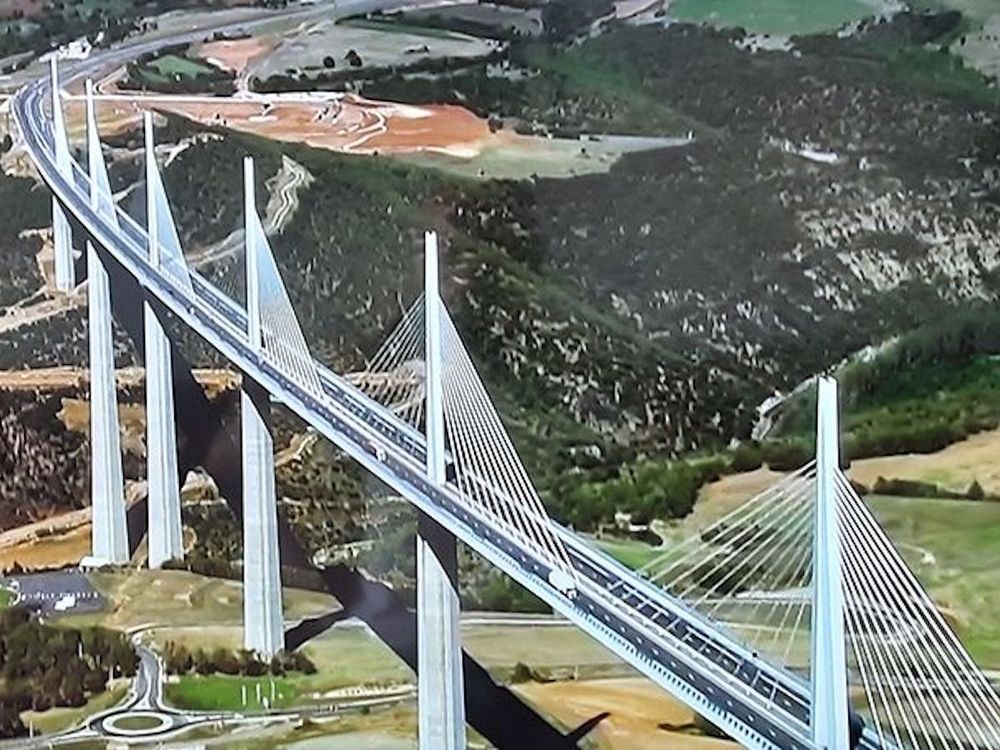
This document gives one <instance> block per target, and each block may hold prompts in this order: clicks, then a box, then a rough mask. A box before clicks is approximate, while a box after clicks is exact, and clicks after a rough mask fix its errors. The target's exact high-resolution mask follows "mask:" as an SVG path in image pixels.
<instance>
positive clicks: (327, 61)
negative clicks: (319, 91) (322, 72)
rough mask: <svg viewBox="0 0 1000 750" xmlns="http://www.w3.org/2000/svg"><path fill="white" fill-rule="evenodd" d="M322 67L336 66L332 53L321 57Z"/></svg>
mask: <svg viewBox="0 0 1000 750" xmlns="http://www.w3.org/2000/svg"><path fill="white" fill-rule="evenodd" d="M323 67H324V68H336V67H337V61H336V60H334V59H333V56H332V55H327V56H326V57H324V58H323Z"/></svg>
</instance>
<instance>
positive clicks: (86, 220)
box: [11, 2, 879, 750]
mask: <svg viewBox="0 0 1000 750" xmlns="http://www.w3.org/2000/svg"><path fill="white" fill-rule="evenodd" d="M385 4H391V3H381V4H380V3H374V2H365V3H350V4H349V3H341V4H340V9H341V10H344V9H346V8H348V7H349V8H351V9H357V8H359V7H366V8H367V7H372V6H377V5H385ZM296 12H297V13H302V14H307V13H315V12H317V11H316V9H315V8H313V9H310V10H308V11H296ZM327 12H329V11H328V9H327ZM269 20H271V19H268V21H269ZM262 22H267V21H261V20H258V21H255V22H254V23H262ZM247 25H248V24H245V23H244V24H238V25H237V26H238V27H246V26H247ZM205 32H206V30H205V29H201V30H199V31H197V32H193V33H192V34H191V36H192V37H195V36H202V35H204V33H205ZM174 41H177V39H176V38H174V39H169V40H165V39H159V40H156V41H155V42H146V43H145V44H137V45H135V46H132V47H128V48H126V49H119V50H114V51H112V52H109V53H107V55H99V56H98V58H97V59H95V60H89V61H86V62H84V63H81V64H78V65H76V66H74V67H73V68H67V70H66V72H68V73H70V76H72V77H78V76H80V75H84V74H86V73H87V72H89V71H92V70H94V69H96V68H97V67H98V66H105V65H109V64H116V63H120V62H123V61H125V60H126V59H129V58H131V57H133V56H135V55H138V54H142V52H143V51H147V50H149V49H155V48H156V47H157V46H160V45H163V44H168V43H172V42H174ZM50 98H51V97H50V93H49V88H48V82H47V81H46V80H42V81H38V82H35V83H32V84H30V85H29V86H27V87H25V88H24V89H22V90H21V91H20V92H18V94H17V95H16V97H15V99H14V100H13V101H12V103H11V104H12V111H13V114H14V117H15V119H16V121H17V123H18V126H19V128H20V131H21V135H22V137H23V139H24V144H25V147H26V148H27V150H28V152H29V154H30V155H31V157H32V159H33V161H34V162H35V164H36V166H37V167H38V169H39V172H40V173H41V175H42V177H43V179H44V180H45V182H46V183H47V184H48V185H49V187H50V188H51V189H52V190H53V192H54V193H55V194H56V195H57V196H58V197H59V199H60V201H61V202H62V203H63V204H64V206H65V207H66V209H67V211H69V212H70V213H71V214H72V215H73V216H74V217H76V219H78V220H79V221H80V223H81V224H82V225H83V227H84V228H85V229H86V230H87V231H88V232H89V233H90V234H91V236H92V237H93V238H94V240H95V244H98V245H99V246H100V247H102V248H104V249H105V250H106V251H107V252H108V253H109V255H110V256H111V257H113V258H114V259H115V260H116V261H117V262H118V263H120V264H121V265H122V266H123V267H124V268H125V269H126V270H127V271H128V272H129V273H130V274H131V275H132V276H134V277H135V278H136V279H137V280H138V282H139V283H140V284H141V285H142V286H143V287H145V288H146V289H148V290H149V291H150V292H151V293H152V294H154V295H155V296H156V297H157V298H158V299H159V300H160V301H161V302H162V303H163V304H164V305H165V306H166V307H167V308H168V309H169V310H171V311H172V312H173V313H174V314H175V315H176V316H177V317H178V318H180V319H181V320H183V321H184V322H185V323H186V324H187V325H189V326H190V327H191V328H193V329H194V330H195V331H196V332H198V333H199V334H200V335H201V336H202V337H203V338H205V339H206V341H208V342H209V343H210V344H211V345H213V346H214V347H215V348H217V349H218V350H219V351H220V352H221V353H222V354H223V355H224V356H226V357H227V358H228V359H229V360H230V361H231V362H232V363H233V364H234V366H236V367H239V368H240V369H241V370H242V371H243V372H245V373H247V374H248V375H250V376H251V377H252V378H253V379H255V380H256V381H257V382H258V383H260V384H261V385H262V386H263V387H264V388H266V389H267V390H268V391H269V392H270V393H271V394H272V396H273V397H274V398H275V399H276V400H277V401H279V402H282V403H284V404H285V405H286V406H287V407H288V408H289V409H291V410H292V411H293V412H295V413H296V414H298V415H299V416H300V417H301V418H302V419H304V420H305V421H306V422H307V423H309V424H310V425H311V426H312V427H313V428H314V429H315V430H316V431H317V432H319V433H320V434H322V435H324V436H325V437H326V438H328V439H329V440H331V441H332V442H334V443H335V444H336V445H338V446H339V447H340V448H341V449H342V450H343V451H345V452H346V453H347V454H348V455H350V456H352V457H353V458H354V459H355V460H357V461H358V462H359V463H360V464H361V465H362V466H364V467H365V468H366V469H368V470H369V471H370V472H372V474H374V475H375V476H377V477H378V478H379V479H381V480H382V481H384V482H385V483H386V484H387V485H389V486H390V487H392V488H393V489H394V490H395V491H397V492H398V493H399V494H400V495H402V496H403V497H405V498H407V499H408V500H409V501H410V502H412V503H413V504H414V505H416V506H417V507H418V508H419V509H420V510H421V511H423V512H425V513H427V514H428V515H429V516H430V517H432V518H433V519H435V520H436V521H437V522H438V523H440V524H441V525H442V526H444V527H445V528H447V529H448V530H449V531H451V532H452V533H453V534H455V535H456V536H457V537H458V538H459V539H461V540H462V541H463V542H465V543H466V544H468V545H469V546H470V547H472V548H473V549H475V550H476V551H477V552H478V553H480V554H481V555H483V556H484V557H485V558H487V559H488V560H490V561H491V562H492V563H493V564H494V565H496V566H497V567H498V568H500V569H501V570H503V571H504V572H506V573H507V574H508V575H510V576H512V577H513V578H514V579H515V580H517V581H518V582H519V583H521V584H522V585H524V586H526V587H527V588H528V589H529V590H531V591H532V592H534V593H535V594H536V595H538V596H539V597H541V598H542V599H543V600H544V601H546V602H547V603H548V604H550V605H551V606H552V607H553V608H554V609H555V610H556V611H557V612H559V613H561V614H562V615H563V616H565V617H566V618H567V619H569V620H570V621H572V622H573V623H575V624H576V625H577V626H579V627H581V628H582V629H583V630H585V631H586V632H588V633H589V634H590V635H592V636H593V637H595V638H596V639H597V640H598V641H599V642H600V643H602V644H603V645H604V646H606V647H607V648H609V649H610V650H611V651H613V652H615V653H616V654H618V655H619V656H620V657H621V658H622V659H624V660H625V661H626V662H628V663H630V664H632V665H633V666H634V667H635V668H636V669H638V670H639V671H641V672H642V673H644V674H645V675H647V676H648V677H650V678H651V679H652V680H654V681H655V682H656V683H657V684H659V685H660V686H662V687H663V688H665V689H666V690H668V691H669V692H670V693H672V694H673V695H674V696H675V697H677V698H678V699H680V700H681V701H683V702H684V703H686V704H687V705H689V706H690V707H691V708H692V709H693V710H695V711H697V712H698V713H700V714H702V715H704V716H706V717H707V718H709V719H710V720H711V721H712V722H713V723H715V724H717V725H718V726H719V727H720V728H722V729H724V730H725V731H727V732H728V733H729V734H731V735H732V736H733V737H734V739H737V740H738V741H740V742H742V743H743V744H744V745H746V746H749V747H753V748H762V749H764V748H785V749H787V750H813V748H812V744H811V733H810V730H809V705H808V701H809V699H808V694H809V691H808V686H807V685H806V684H805V683H804V682H803V681H802V680H801V678H799V677H798V676H796V675H794V674H792V673H790V672H788V671H785V670H783V669H781V668H778V667H775V666H772V665H768V664H766V663H764V662H763V661H762V660H761V659H760V658H758V657H757V655H756V654H753V653H751V652H749V651H748V650H747V649H746V648H745V647H743V646H741V645H740V644H739V643H738V642H737V641H736V640H735V639H734V638H732V637H731V636H730V635H729V634H728V633H727V632H726V631H725V629H724V627H723V626H721V625H720V624H718V623H714V622H710V621H708V620H707V619H705V618H703V617H702V616H700V615H699V614H697V613H696V612H694V611H692V610H690V609H689V608H687V607H686V606H685V605H684V604H683V603H682V602H679V601H675V600H673V599H672V598H671V597H669V596H668V595H667V594H666V593H665V592H663V591H662V590H661V589H659V588H657V587H656V586H654V585H652V584H651V583H649V582H648V581H645V580H644V579H642V578H641V577H639V576H637V575H636V574H635V573H634V572H633V571H630V570H628V569H626V568H624V567H623V566H621V565H619V564H618V563H617V562H615V561H614V560H612V559H611V558H610V557H608V556H607V555H605V554H603V553H601V552H599V551H597V550H595V549H594V548H592V547H591V546H590V545H589V544H588V543H587V542H585V541H583V540H581V539H579V538H577V537H576V536H575V535H574V534H573V533H572V532H570V531H569V530H567V529H562V528H558V529H557V533H558V534H559V535H560V537H561V538H562V540H563V542H564V543H565V545H566V547H567V550H568V552H569V554H570V563H571V565H572V566H573V570H574V571H575V573H576V575H577V577H578V588H577V594H576V596H569V595H567V594H566V593H563V592H561V591H559V590H558V589H556V588H554V587H553V586H552V585H551V584H550V583H549V573H550V571H552V570H553V568H554V567H556V566H557V565H558V564H559V563H558V561H556V560H553V559H552V558H551V557H550V555H549V554H548V553H546V551H544V550H542V549H540V548H537V547H535V546H533V545H529V544H526V543H525V542H524V539H523V537H520V536H519V535H518V534H517V533H516V532H515V531H514V530H513V529H512V528H510V527H505V526H504V525H503V524H502V523H501V522H498V519H497V518H496V517H492V516H489V517H488V516H486V515H485V514H484V513H483V512H482V511H481V510H479V508H478V506H477V505H476V504H475V503H472V502H468V501H467V500H466V499H465V498H464V497H463V495H462V493H461V491H460V490H459V488H458V486H457V485H456V484H455V483H453V482H448V483H446V484H445V485H444V486H432V485H431V484H430V483H429V482H428V481H427V479H426V469H425V446H424V438H423V436H422V435H421V434H420V433H419V432H417V431H415V430H414V429H413V428H412V427H410V426H409V425H408V424H406V423H405V422H403V421H401V420H400V419H399V418H398V417H396V416H395V415H394V414H393V413H391V412H390V411H388V410H386V409H385V408H384V407H382V406H381V405H380V404H378V403H376V402H375V401H373V400H371V399H369V398H368V397H367V396H366V395H365V394H364V393H362V392H361V391H359V390H358V389H356V388H354V387H353V386H351V385H350V384H349V383H348V382H347V381H346V380H344V379H343V378H341V377H340V376H339V375H337V374H335V373H333V372H331V371H329V370H328V369H326V368H325V367H324V366H323V365H322V364H321V363H319V362H316V363H315V366H316V368H317V371H318V372H319V373H320V380H319V382H320V385H321V388H322V392H321V393H316V392H313V391H312V390H311V389H310V388H309V386H308V385H303V384H302V383H299V382H297V381H296V379H295V377H294V376H292V375H291V374H289V373H288V372H285V371H283V369H282V367H281V366H280V365H279V364H277V362H276V361H271V359H270V358H269V357H268V356H266V354H264V353H262V352H259V351H253V350H251V349H250V348H249V347H248V345H247V335H246V316H245V313H244V311H243V310H242V309H240V308H239V307H238V306H237V305H236V304H235V303H233V302H232V300H230V299H229V298H228V297H226V296H225V295H224V294H223V293H221V292H220V291H218V290H217V289H215V288H214V287H213V286H212V285H211V284H210V283H209V282H208V281H207V280H205V279H203V278H202V277H200V276H199V275H198V274H197V272H196V271H194V270H192V271H191V280H192V284H193V288H192V290H188V289H187V288H186V287H185V286H184V285H183V284H180V283H178V282H177V281H176V280H175V279H173V278H171V277H169V276H167V275H163V274H161V273H159V272H157V270H156V269H153V268H152V267H151V266H150V265H149V263H148V240H147V237H146V234H145V231H144V230H143V228H141V227H139V226H137V225H136V224H135V222H134V221H132V219H131V218H129V217H128V216H127V215H125V214H124V213H122V212H119V214H118V221H119V222H120V223H121V229H120V230H119V229H118V227H116V226H115V225H114V223H113V222H112V221H111V220H110V219H109V217H108V216H106V215H104V214H102V213H101V212H100V211H98V210H97V209H94V208H92V207H91V205H90V198H89V180H88V178H87V176H86V175H85V174H84V173H83V171H82V170H80V169H79V167H78V166H76V165H74V167H75V171H74V174H73V176H72V177H71V178H70V179H68V180H67V179H66V178H65V177H64V176H63V175H62V174H61V173H60V172H59V170H58V169H57V167H56V163H55V156H54V148H53V145H52V131H51V127H50V118H49V115H48V114H47V113H46V111H45V106H46V103H47V102H48V101H50ZM219 189H220V190H221V189H235V186H220V187H219ZM863 744H864V746H865V747H867V748H877V747H879V745H878V743H877V741H875V740H873V739H872V738H870V737H868V738H866V740H865V742H864V743H863Z"/></svg>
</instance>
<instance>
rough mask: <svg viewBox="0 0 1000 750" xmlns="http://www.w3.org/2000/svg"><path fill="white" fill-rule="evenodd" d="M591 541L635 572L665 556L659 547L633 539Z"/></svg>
mask: <svg viewBox="0 0 1000 750" xmlns="http://www.w3.org/2000/svg"><path fill="white" fill-rule="evenodd" d="M591 541H592V542H593V543H594V545H596V546H597V547H598V548H599V549H601V550H602V551H604V552H607V553H608V554H609V555H611V556H612V557H613V558H615V559H616V560H617V561H618V562H620V563H621V564H622V565H627V566H628V567H630V568H632V569H633V570H634V569H637V568H642V567H644V566H645V565H646V564H647V563H649V562H650V561H652V560H654V559H656V558H657V557H659V556H660V555H662V554H663V550H662V549H660V548H658V547H653V546H652V545H649V544H646V543H645V542H639V541H635V540H631V539H592V540H591Z"/></svg>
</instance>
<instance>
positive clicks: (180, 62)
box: [149, 55, 215, 78]
mask: <svg viewBox="0 0 1000 750" xmlns="http://www.w3.org/2000/svg"><path fill="white" fill-rule="evenodd" d="M149 67H150V68H155V69H156V70H157V71H158V72H159V73H160V74H161V75H164V76H181V77H185V78H194V77H195V76H198V75H201V74H203V73H211V72H212V71H214V70H215V68H213V67H211V66H209V65H206V64H205V63H200V62H196V61H195V60H191V59H189V58H187V57H181V56H180V55H164V56H163V57H161V58H159V59H157V60H154V61H153V62H151V63H150V64H149Z"/></svg>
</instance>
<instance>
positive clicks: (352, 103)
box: [65, 81, 530, 158]
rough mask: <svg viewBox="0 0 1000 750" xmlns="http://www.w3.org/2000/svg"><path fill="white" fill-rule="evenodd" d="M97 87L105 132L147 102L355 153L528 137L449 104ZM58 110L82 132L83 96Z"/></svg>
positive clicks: (124, 126) (444, 150)
mask: <svg viewBox="0 0 1000 750" xmlns="http://www.w3.org/2000/svg"><path fill="white" fill-rule="evenodd" d="M99 89H100V91H101V93H103V94H108V95H113V96H114V97H115V98H113V99H104V100H100V101H99V102H98V117H99V119H100V124H99V127H100V129H101V132H102V133H105V134H107V135H113V134H118V133H121V132H124V131H127V130H130V129H133V128H137V127H139V125H140V121H141V116H142V111H143V110H144V109H146V108H154V109H156V110H158V111H161V112H171V113H174V114H179V115H182V116H184V117H187V118H189V119H191V120H194V121H196V122H199V123H202V124H204V125H217V126H222V127H227V128H232V129H234V130H239V131H243V132H247V133H252V134H254V135H260V136H263V137H266V138H271V139H274V140H278V141H286V142H291V143H306V144H308V145H310V146H314V147H317V148H326V149H330V150H332V151H342V152H346V153H357V154H373V153H415V152H421V151H430V152H435V153H440V154H446V155H449V156H453V157H458V158H472V157H474V156H477V155H478V154H479V153H481V152H482V151H483V150H484V149H485V148H486V147H488V146H492V145H498V144H502V143H512V142H517V141H521V140H523V141H524V142H525V143H528V142H530V139H528V138H523V137H521V136H518V135H516V134H514V133H509V132H505V131H500V132H498V133H491V132H490V128H489V124H488V123H487V122H486V121H485V120H483V119H481V118H479V117H477V116H476V115H474V114H473V113H472V112H470V111H469V110H467V109H465V108H464V107H459V106H455V105H422V106H412V105H407V104H396V103H394V102H380V101H374V100H371V99H365V98H364V97H361V96H357V95H354V94H330V93H328V94H322V93H319V94H315V95H311V96H310V95H284V96H283V95H266V96H265V95H262V96H254V97H253V98H222V97H219V98H217V99H216V98H213V97H210V96H205V95H202V96H171V95H162V94H152V95H148V94H142V93H132V92H128V91H119V90H117V88H116V87H115V86H114V84H113V83H112V82H110V81H106V82H103V83H102V84H101V85H100V86H99ZM73 93H74V94H79V93H80V92H77V91H73ZM119 97H121V98H119ZM65 112H66V121H67V129H68V130H69V132H70V135H71V137H73V138H82V137H83V136H84V132H85V119H84V106H83V102H82V101H81V100H76V101H72V100H71V101H67V102H66V104H65Z"/></svg>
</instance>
